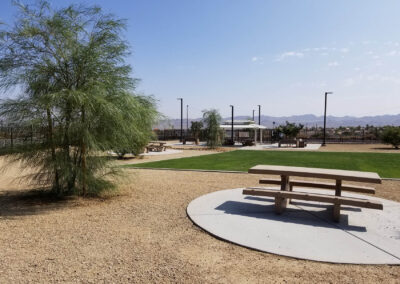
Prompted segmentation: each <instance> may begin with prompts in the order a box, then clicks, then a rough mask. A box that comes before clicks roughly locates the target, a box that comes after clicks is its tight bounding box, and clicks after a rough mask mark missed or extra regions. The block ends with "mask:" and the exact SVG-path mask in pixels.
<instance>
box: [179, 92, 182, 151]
mask: <svg viewBox="0 0 400 284" xmlns="http://www.w3.org/2000/svg"><path fill="white" fill-rule="evenodd" d="M178 100H180V101H181V142H182V144H183V98H178Z"/></svg>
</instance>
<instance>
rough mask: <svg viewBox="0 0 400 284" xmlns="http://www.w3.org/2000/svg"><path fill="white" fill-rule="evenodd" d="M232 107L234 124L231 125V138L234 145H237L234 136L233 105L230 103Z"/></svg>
mask: <svg viewBox="0 0 400 284" xmlns="http://www.w3.org/2000/svg"><path fill="white" fill-rule="evenodd" d="M230 107H231V108H232V125H231V138H232V145H235V140H234V138H233V108H234V106H233V105H230Z"/></svg>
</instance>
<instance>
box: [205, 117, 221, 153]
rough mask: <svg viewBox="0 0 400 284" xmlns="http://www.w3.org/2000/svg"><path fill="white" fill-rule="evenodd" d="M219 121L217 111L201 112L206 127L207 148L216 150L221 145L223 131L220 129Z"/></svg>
mask: <svg viewBox="0 0 400 284" xmlns="http://www.w3.org/2000/svg"><path fill="white" fill-rule="evenodd" d="M221 120H222V118H221V115H220V114H219V112H218V110H216V109H210V110H203V122H204V124H205V126H206V127H205V128H206V135H207V146H208V147H209V148H216V147H217V146H221V144H222V140H223V131H222V129H221V127H220V125H221Z"/></svg>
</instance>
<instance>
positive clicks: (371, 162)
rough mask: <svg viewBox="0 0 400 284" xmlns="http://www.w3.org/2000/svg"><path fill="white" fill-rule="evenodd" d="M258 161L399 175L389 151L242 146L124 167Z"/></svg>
mask: <svg viewBox="0 0 400 284" xmlns="http://www.w3.org/2000/svg"><path fill="white" fill-rule="evenodd" d="M259 164H265V165H284V166H303V167H316V168H327V169H343V170H356V171H368V172H377V173H379V175H380V176H381V177H386V178H400V154H389V153H347V152H294V151H245V150H240V151H232V152H225V153H219V154H212V155H205V156H197V157H191V158H181V159H172V160H164V161H159V162H149V163H142V164H134V165H126V166H125V167H146V168H174V169H202V170H232V171H247V170H248V169H249V168H251V167H253V166H255V165H259Z"/></svg>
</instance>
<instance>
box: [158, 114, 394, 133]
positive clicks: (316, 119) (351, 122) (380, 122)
mask: <svg viewBox="0 0 400 284" xmlns="http://www.w3.org/2000/svg"><path fill="white" fill-rule="evenodd" d="M234 119H235V120H243V119H251V117H249V116H235V117H234ZM199 120H201V119H200V118H197V119H189V128H190V122H191V121H199ZM223 120H224V121H225V120H229V121H230V120H231V118H230V117H226V118H224V119H223ZM255 120H256V123H258V117H256V118H255ZM274 121H275V126H278V125H280V124H284V123H285V122H286V121H289V122H295V123H301V124H304V125H306V126H307V127H312V126H316V125H317V126H323V125H324V117H323V116H316V115H313V114H304V115H293V116H281V117H275V116H266V115H262V116H261V124H262V125H265V126H267V127H272V125H273V122H274ZM326 124H327V127H339V126H359V125H360V126H365V125H367V124H368V125H373V126H385V125H394V126H400V114H397V115H377V116H363V117H354V116H343V117H338V116H327V122H326ZM180 127H181V120H180V119H169V120H163V121H161V122H160V123H159V124H158V125H157V126H156V128H159V129H170V128H175V129H177V128H180ZM183 127H184V128H186V119H184V120H183Z"/></svg>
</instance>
